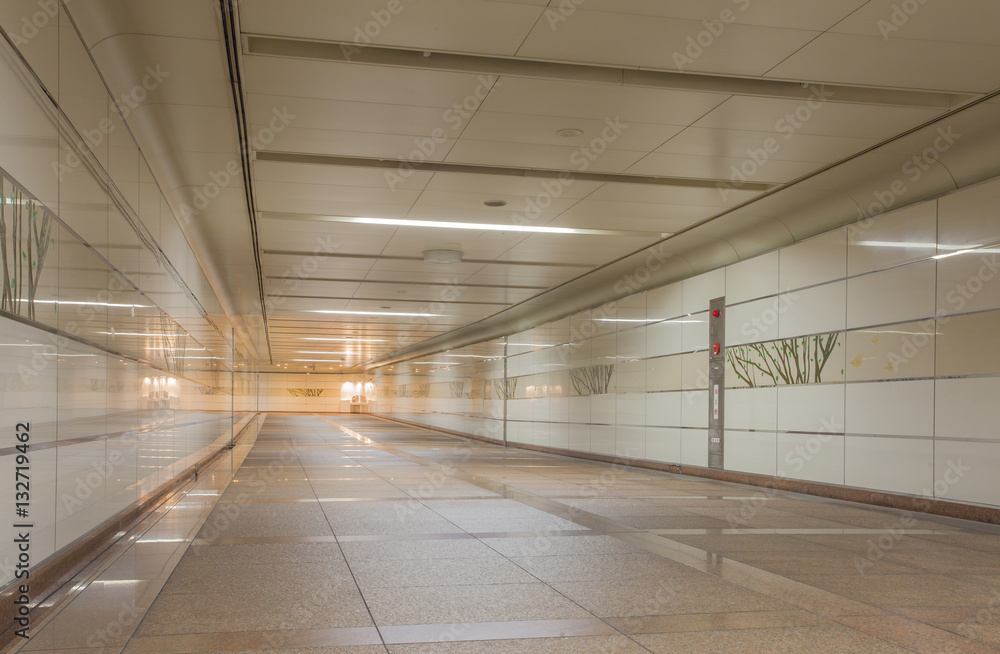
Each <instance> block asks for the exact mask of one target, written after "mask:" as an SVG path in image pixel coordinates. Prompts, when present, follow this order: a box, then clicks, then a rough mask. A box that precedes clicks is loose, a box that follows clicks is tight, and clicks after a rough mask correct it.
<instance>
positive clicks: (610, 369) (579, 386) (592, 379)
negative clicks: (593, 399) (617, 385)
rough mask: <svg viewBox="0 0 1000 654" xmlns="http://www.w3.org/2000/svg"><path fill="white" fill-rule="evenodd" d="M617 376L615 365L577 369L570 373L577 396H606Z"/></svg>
mask: <svg viewBox="0 0 1000 654" xmlns="http://www.w3.org/2000/svg"><path fill="white" fill-rule="evenodd" d="M614 374H615V364H613V363H610V364H607V365H601V366H589V367H587V368H575V369H573V370H570V371H569V378H570V381H571V382H572V383H573V390H575V391H576V393H577V395H604V394H605V393H607V392H608V389H609V388H610V387H611V379H612V377H614Z"/></svg>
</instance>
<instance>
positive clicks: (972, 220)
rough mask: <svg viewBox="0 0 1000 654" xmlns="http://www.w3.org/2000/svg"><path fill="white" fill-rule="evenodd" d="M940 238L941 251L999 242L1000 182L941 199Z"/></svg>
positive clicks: (939, 211)
mask: <svg viewBox="0 0 1000 654" xmlns="http://www.w3.org/2000/svg"><path fill="white" fill-rule="evenodd" d="M938 239H939V241H938V242H939V244H940V245H941V246H942V247H946V248H947V249H944V250H942V252H948V251H954V250H955V249H965V248H968V247H969V246H974V245H989V244H992V243H997V242H1000V179H996V180H992V181H989V182H986V183H983V184H979V185H978V186H974V187H972V188H969V189H965V190H963V191H960V192H958V193H952V194H950V195H946V196H944V197H942V198H941V199H940V200H939V201H938Z"/></svg>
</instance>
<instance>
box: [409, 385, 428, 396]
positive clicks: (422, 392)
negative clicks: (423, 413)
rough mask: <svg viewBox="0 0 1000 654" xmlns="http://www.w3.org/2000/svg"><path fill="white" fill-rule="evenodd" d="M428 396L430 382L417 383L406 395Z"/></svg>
mask: <svg viewBox="0 0 1000 654" xmlns="http://www.w3.org/2000/svg"><path fill="white" fill-rule="evenodd" d="M430 396H431V385H430V384H417V385H416V388H414V389H413V390H410V391H408V392H407V397H430Z"/></svg>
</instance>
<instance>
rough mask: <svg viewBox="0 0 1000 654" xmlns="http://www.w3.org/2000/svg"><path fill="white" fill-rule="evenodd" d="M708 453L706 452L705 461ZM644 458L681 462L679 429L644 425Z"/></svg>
mask: <svg viewBox="0 0 1000 654" xmlns="http://www.w3.org/2000/svg"><path fill="white" fill-rule="evenodd" d="M707 457H708V455H707V454H706V461H707ZM646 458H648V459H650V460H651V461H661V462H665V463H680V462H681V430H680V429H677V428H670V429H666V428H660V427H646Z"/></svg>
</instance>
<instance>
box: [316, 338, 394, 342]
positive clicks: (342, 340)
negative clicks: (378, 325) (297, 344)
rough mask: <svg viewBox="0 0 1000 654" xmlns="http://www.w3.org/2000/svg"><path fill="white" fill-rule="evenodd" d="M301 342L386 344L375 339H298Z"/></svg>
mask: <svg viewBox="0 0 1000 654" xmlns="http://www.w3.org/2000/svg"><path fill="white" fill-rule="evenodd" d="M299 340H302V341H337V342H341V343H388V342H389V341H386V340H379V339H375V338H316V337H308V338H300V339H299Z"/></svg>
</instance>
